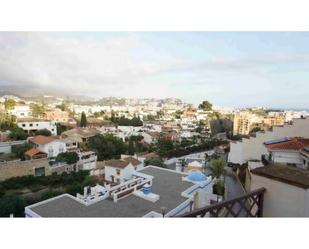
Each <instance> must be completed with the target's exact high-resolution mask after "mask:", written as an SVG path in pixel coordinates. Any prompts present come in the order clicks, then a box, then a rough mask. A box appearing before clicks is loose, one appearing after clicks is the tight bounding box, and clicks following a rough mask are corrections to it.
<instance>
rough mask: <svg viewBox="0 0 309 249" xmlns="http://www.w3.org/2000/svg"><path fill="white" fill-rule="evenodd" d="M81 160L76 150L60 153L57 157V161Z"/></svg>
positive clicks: (75, 161)
mask: <svg viewBox="0 0 309 249" xmlns="http://www.w3.org/2000/svg"><path fill="white" fill-rule="evenodd" d="M78 160H79V157H78V154H77V153H76V152H63V153H59V154H58V156H57V157H56V161H58V162H64V163H67V164H74V163H77V162H78Z"/></svg>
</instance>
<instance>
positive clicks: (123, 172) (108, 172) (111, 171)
mask: <svg viewBox="0 0 309 249" xmlns="http://www.w3.org/2000/svg"><path fill="white" fill-rule="evenodd" d="M117 169H118V170H120V175H118V174H117ZM134 171H135V170H134V167H133V166H132V164H129V165H128V166H127V167H125V168H124V169H119V168H115V167H111V166H108V165H105V179H106V180H108V181H112V177H111V176H114V181H115V182H116V181H117V179H120V182H124V180H125V179H131V177H132V174H133V172H134Z"/></svg>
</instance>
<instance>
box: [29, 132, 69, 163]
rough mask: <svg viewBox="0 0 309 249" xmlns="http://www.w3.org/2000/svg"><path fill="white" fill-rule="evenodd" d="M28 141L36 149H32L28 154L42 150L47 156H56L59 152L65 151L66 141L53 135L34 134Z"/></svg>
mask: <svg viewBox="0 0 309 249" xmlns="http://www.w3.org/2000/svg"><path fill="white" fill-rule="evenodd" d="M29 143H30V144H33V148H34V149H36V151H34V150H32V149H31V151H30V152H29V151H27V152H26V154H27V153H28V154H29V155H32V156H34V155H33V153H36V154H35V155H38V153H39V152H43V153H45V154H46V155H47V157H48V158H51V157H56V156H57V155H58V154H59V153H63V152H66V151H67V148H66V142H65V141H63V140H61V139H59V138H58V137H54V136H42V135H39V136H35V137H32V138H30V139H29Z"/></svg>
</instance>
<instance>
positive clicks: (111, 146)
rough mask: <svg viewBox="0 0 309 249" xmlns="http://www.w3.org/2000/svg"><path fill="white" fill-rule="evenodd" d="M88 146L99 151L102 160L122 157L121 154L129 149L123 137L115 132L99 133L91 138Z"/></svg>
mask: <svg viewBox="0 0 309 249" xmlns="http://www.w3.org/2000/svg"><path fill="white" fill-rule="evenodd" d="M88 146H89V148H90V149H93V150H95V151H96V152H97V154H98V159H99V160H100V161H102V160H106V159H111V158H120V155H121V154H123V153H125V152H126V151H127V148H126V145H125V143H124V142H123V141H122V139H120V138H118V137H115V136H114V135H113V134H104V135H102V134H97V135H95V136H94V137H91V138H90V139H89V142H88Z"/></svg>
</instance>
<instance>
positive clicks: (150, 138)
mask: <svg viewBox="0 0 309 249" xmlns="http://www.w3.org/2000/svg"><path fill="white" fill-rule="evenodd" d="M141 135H142V136H143V138H144V142H145V143H147V144H152V143H156V142H157V141H158V140H159V138H160V135H161V133H160V132H156V131H146V132H142V134H141Z"/></svg>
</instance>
